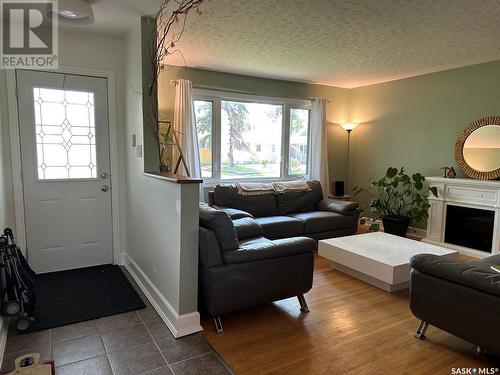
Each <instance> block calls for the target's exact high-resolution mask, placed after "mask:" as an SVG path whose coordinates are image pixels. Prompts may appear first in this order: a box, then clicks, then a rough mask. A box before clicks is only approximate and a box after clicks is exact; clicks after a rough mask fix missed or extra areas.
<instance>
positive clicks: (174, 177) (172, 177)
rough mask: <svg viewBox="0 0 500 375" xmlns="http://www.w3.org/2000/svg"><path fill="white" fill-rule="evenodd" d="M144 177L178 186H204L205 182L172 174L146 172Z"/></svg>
mask: <svg viewBox="0 0 500 375" xmlns="http://www.w3.org/2000/svg"><path fill="white" fill-rule="evenodd" d="M143 174H144V176H148V177H152V178H157V179H160V180H164V181H168V182H173V183H176V184H202V183H203V180H202V179H201V178H193V177H186V176H181V175H178V174H172V173H167V172H144V173H143Z"/></svg>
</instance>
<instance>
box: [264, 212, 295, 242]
mask: <svg viewBox="0 0 500 375" xmlns="http://www.w3.org/2000/svg"><path fill="white" fill-rule="evenodd" d="M255 221H256V222H257V223H259V225H260V226H261V227H262V231H263V233H264V237H267V238H270V239H273V238H285V237H295V236H301V235H302V234H303V233H304V223H303V222H302V221H301V220H298V219H295V218H293V217H289V216H269V217H259V218H257V219H255Z"/></svg>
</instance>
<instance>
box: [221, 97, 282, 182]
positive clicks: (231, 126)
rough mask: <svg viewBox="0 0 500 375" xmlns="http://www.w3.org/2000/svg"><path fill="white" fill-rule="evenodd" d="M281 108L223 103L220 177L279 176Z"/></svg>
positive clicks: (276, 106) (253, 104)
mask: <svg viewBox="0 0 500 375" xmlns="http://www.w3.org/2000/svg"><path fill="white" fill-rule="evenodd" d="M281 132H282V106H281V105H275V104H262V103H242V102H235V101H225V100H223V101H221V177H222V178H223V179H231V178H233V179H234V178H256V177H280V171H281Z"/></svg>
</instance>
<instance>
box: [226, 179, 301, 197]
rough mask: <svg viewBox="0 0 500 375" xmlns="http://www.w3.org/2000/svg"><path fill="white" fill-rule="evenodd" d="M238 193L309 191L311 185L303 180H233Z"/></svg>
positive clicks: (260, 193)
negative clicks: (270, 181)
mask: <svg viewBox="0 0 500 375" xmlns="http://www.w3.org/2000/svg"><path fill="white" fill-rule="evenodd" d="M235 185H236V187H237V188H238V194H239V195H263V194H271V193H276V194H280V193H285V192H290V191H311V187H310V186H309V185H308V184H307V182H306V181H304V180H296V181H280V182H273V183H266V182H235Z"/></svg>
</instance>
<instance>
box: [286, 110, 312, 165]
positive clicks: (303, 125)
mask: <svg viewBox="0 0 500 375" xmlns="http://www.w3.org/2000/svg"><path fill="white" fill-rule="evenodd" d="M308 140H309V110H307V109H295V108H292V109H291V110H290V148H289V149H288V152H289V160H290V163H289V164H288V173H289V174H291V175H304V174H306V173H307V162H308V159H309V157H308V156H309V154H308V147H307V146H308V144H309V142H308Z"/></svg>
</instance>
